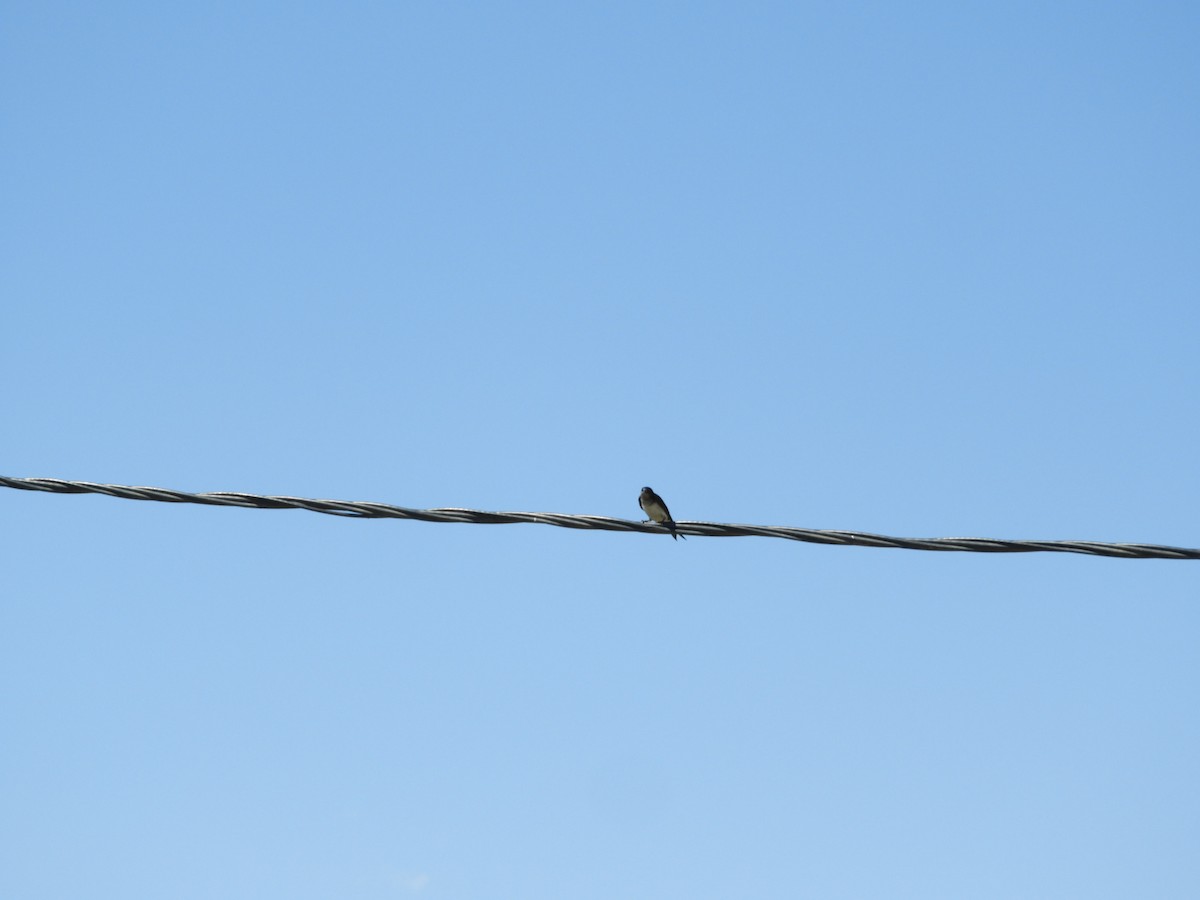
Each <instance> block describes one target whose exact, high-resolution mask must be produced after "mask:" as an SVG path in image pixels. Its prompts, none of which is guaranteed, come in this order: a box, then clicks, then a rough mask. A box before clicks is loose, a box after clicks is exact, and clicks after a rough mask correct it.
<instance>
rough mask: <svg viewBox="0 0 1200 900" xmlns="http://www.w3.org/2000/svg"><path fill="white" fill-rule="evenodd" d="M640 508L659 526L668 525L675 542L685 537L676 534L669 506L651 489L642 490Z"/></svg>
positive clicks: (639, 500) (639, 497)
mask: <svg viewBox="0 0 1200 900" xmlns="http://www.w3.org/2000/svg"><path fill="white" fill-rule="evenodd" d="M638 506H640V507H641V508H642V511H643V512H644V513H645V514H646V515H648V516H649V517H650V518H651V519H652V520H653V521H655V522H657V523H658V524H659V525H666V526H667V528H669V529H670V530H671V537H672V538H673V539H675V540H679V538H681V537H683V539H684V540H685V541H686V540H687V538H686V537H684V536H683V535H681V534H677V533H676V532H675V520H674V519H672V518H671V511H670V510H669V509H667V504H665V503H663V498H662V497H660V496H658V494H656V493H654V491H652V490H651V489H650V488H648V487H644V488H642V492H641V494H639V495H638Z"/></svg>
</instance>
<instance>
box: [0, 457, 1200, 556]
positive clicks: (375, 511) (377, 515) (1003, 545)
mask: <svg viewBox="0 0 1200 900" xmlns="http://www.w3.org/2000/svg"><path fill="white" fill-rule="evenodd" d="M0 487H10V488H15V489H17V490H21V491H46V492H49V493H53V494H107V495H108V496H110V497H121V498H124V499H126V500H159V501H162V502H164V503H203V504H206V505H209V506H240V507H249V508H253V509H307V510H309V511H310V512H319V513H326V514H327V515H331V516H346V517H348V518H354V519H417V520H419V521H422V522H467V523H471V524H475V525H507V524H513V523H518V522H526V523H532V524H536V525H557V526H559V527H560V528H591V529H595V530H599V531H639V532H644V533H647V534H669V533H670V532H669V531H668V530H667V528H666V527H665V526H663V525H657V524H655V523H652V522H635V521H632V520H629V519H615V518H612V517H610V516H582V515H574V514H571V513H531V512H484V511H482V510H478V509H458V508H446V509H409V508H408V507H404V506H391V505H389V504H386V503H371V502H366V501H352V500H310V499H305V498H303V497H270V496H261V495H258V494H235V493H227V492H224V491H220V492H216V493H207V494H193V493H188V492H187V491H174V490H168V489H167V488H154V487H127V486H124V485H119V484H93V483H92V482H89V481H64V480H62V479H59V478H8V477H5V476H3V475H0ZM675 526H676V528H677V529H678V530H679V533H680V534H686V535H689V536H691V535H695V536H696V537H773V538H786V539H788V540H792V541H807V542H808V543H812V544H840V545H843V546H856V547H893V548H897V549H902V550H959V551H965V552H972V553H1036V552H1054V553H1085V554H1088V555H1090V556H1113V557H1118V558H1120V559H1200V549H1189V548H1186V547H1164V546H1161V545H1158V544H1111V543H1101V542H1098V541H1008V540H992V539H989V538H898V537H888V536H887V535H882V534H867V533H864V532H861V531H824V530H816V529H811V528H782V527H774V526H767V525H727V524H721V523H717V522H676V523H675Z"/></svg>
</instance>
